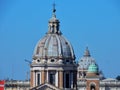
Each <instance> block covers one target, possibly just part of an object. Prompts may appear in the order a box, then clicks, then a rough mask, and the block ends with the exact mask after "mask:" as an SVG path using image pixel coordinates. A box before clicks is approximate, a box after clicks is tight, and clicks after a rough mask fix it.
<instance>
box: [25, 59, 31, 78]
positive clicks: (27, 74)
mask: <svg viewBox="0 0 120 90" xmlns="http://www.w3.org/2000/svg"><path fill="white" fill-rule="evenodd" d="M25 62H27V63H28V65H29V66H30V64H31V61H29V60H27V59H25ZM26 80H29V71H27V72H26Z"/></svg>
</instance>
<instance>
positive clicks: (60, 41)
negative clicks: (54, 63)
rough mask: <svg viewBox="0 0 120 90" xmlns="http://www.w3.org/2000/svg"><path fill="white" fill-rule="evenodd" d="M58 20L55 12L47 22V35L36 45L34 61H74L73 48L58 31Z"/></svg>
mask: <svg viewBox="0 0 120 90" xmlns="http://www.w3.org/2000/svg"><path fill="white" fill-rule="evenodd" d="M59 23H60V22H59V20H58V19H57V18H56V15H55V10H54V11H53V16H52V18H51V19H50V20H49V28H48V32H47V34H46V35H45V36H44V37H43V38H42V39H41V40H40V41H39V42H38V43H37V45H36V47H35V50H34V54H33V59H34V60H36V59H37V60H38V59H39V60H43V59H44V60H46V59H56V60H59V59H61V60H75V55H74V51H73V48H72V46H71V44H70V42H69V41H68V40H66V39H65V38H64V37H63V36H62V33H61V31H60V30H59Z"/></svg>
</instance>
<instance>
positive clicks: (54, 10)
mask: <svg viewBox="0 0 120 90" xmlns="http://www.w3.org/2000/svg"><path fill="white" fill-rule="evenodd" d="M55 5H56V4H55V3H53V17H56V15H55V12H56V9H55Z"/></svg>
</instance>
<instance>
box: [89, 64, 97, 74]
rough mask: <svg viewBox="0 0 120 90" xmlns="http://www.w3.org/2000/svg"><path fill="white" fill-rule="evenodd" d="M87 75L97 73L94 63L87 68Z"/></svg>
mask: <svg viewBox="0 0 120 90" xmlns="http://www.w3.org/2000/svg"><path fill="white" fill-rule="evenodd" d="M88 72H89V73H97V72H98V66H97V65H96V64H94V63H92V64H91V65H90V66H89V68H88Z"/></svg>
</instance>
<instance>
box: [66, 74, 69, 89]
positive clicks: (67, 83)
mask: <svg viewBox="0 0 120 90" xmlns="http://www.w3.org/2000/svg"><path fill="white" fill-rule="evenodd" d="M66 88H70V86H69V74H68V73H67V74H66Z"/></svg>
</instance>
